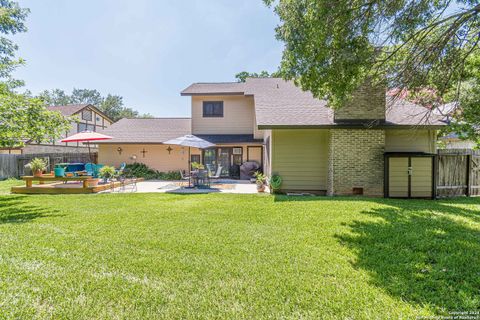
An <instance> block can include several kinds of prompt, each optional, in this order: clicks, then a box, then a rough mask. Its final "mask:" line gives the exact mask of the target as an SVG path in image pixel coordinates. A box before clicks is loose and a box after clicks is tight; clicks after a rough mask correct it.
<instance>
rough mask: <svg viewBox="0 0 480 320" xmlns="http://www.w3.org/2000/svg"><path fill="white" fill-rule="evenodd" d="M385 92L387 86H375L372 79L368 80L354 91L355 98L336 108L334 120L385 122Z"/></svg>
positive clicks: (338, 121)
mask: <svg viewBox="0 0 480 320" xmlns="http://www.w3.org/2000/svg"><path fill="white" fill-rule="evenodd" d="M385 92H386V88H385V86H383V85H377V86H373V85H372V84H371V83H370V81H367V82H366V83H365V84H363V85H361V86H360V87H359V88H358V89H357V90H356V91H355V92H354V93H353V98H352V99H351V100H350V101H349V102H348V103H347V104H346V105H345V106H343V107H341V108H338V109H336V110H334V121H335V122H336V123H353V122H362V120H369V121H372V120H378V121H379V122H384V121H385V105H386V102H385Z"/></svg>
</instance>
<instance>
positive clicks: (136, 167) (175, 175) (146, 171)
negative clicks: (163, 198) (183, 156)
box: [124, 162, 182, 180]
mask: <svg viewBox="0 0 480 320" xmlns="http://www.w3.org/2000/svg"><path fill="white" fill-rule="evenodd" d="M124 173H125V175H126V176H127V177H130V176H131V177H137V178H144V179H146V180H153V179H157V180H180V179H181V178H182V176H181V174H180V172H178V171H168V172H160V171H157V170H153V169H151V168H149V167H148V166H147V165H145V164H143V163H138V162H136V163H132V164H127V166H126V167H125V170H124Z"/></svg>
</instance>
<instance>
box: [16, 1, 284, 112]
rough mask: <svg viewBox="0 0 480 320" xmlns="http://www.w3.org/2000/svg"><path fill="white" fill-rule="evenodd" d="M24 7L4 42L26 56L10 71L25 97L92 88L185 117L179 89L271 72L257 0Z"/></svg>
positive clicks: (277, 47) (271, 37)
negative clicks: (19, 24)
mask: <svg viewBox="0 0 480 320" xmlns="http://www.w3.org/2000/svg"><path fill="white" fill-rule="evenodd" d="M18 1H19V3H20V5H21V6H22V7H27V8H30V9H31V13H30V15H29V17H28V19H27V25H28V28H29V30H28V32H27V33H24V34H20V35H16V36H15V37H14V38H13V39H14V41H15V42H16V43H17V44H18V45H19V46H20V49H19V52H18V56H20V57H22V58H24V59H26V61H27V64H26V66H24V67H21V68H20V69H19V70H18V71H17V72H16V73H15V76H16V77H17V78H19V79H23V80H25V82H26V88H27V89H29V90H31V91H32V92H33V93H38V92H40V91H42V90H45V89H53V88H60V89H64V90H66V91H67V92H70V91H71V90H72V89H73V88H74V87H75V88H81V89H83V88H88V89H97V90H99V91H100V92H102V93H103V94H107V93H112V94H118V95H121V96H123V98H124V101H125V105H126V106H129V107H132V108H134V109H137V110H139V111H140V112H142V113H146V112H148V113H151V114H153V115H154V116H159V117H162V116H189V115H190V109H189V107H190V100H189V98H188V97H181V96H180V91H181V90H182V89H184V88H185V87H187V86H188V85H189V84H191V83H192V82H202V81H234V80H235V79H234V75H235V74H236V73H237V72H239V71H243V70H247V71H261V70H268V71H275V70H276V69H277V67H278V65H279V63H280V58H281V53H282V44H281V43H280V42H278V41H277V40H275V34H274V28H275V26H276V25H277V23H278V20H277V18H276V17H275V15H274V13H273V12H272V10H271V9H269V8H267V7H265V6H264V4H263V2H262V1H261V0H242V1H232V0H181V1H178V0H177V1H167V0H161V1H159V0H135V1H132V0H82V1H73V0H42V1H38V0H18Z"/></svg>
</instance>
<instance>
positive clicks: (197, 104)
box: [192, 96, 254, 134]
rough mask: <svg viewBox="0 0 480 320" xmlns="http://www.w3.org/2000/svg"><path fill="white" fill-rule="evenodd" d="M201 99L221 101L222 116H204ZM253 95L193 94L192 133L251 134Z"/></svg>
mask: <svg viewBox="0 0 480 320" xmlns="http://www.w3.org/2000/svg"><path fill="white" fill-rule="evenodd" d="M203 101H223V117H222V118H204V117H203ZM253 124H254V102H253V97H245V96H193V97H192V133H193V134H253Z"/></svg>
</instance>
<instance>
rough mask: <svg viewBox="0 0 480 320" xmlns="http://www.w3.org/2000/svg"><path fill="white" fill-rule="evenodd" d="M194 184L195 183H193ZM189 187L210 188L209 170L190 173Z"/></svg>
mask: <svg viewBox="0 0 480 320" xmlns="http://www.w3.org/2000/svg"><path fill="white" fill-rule="evenodd" d="M192 182H193V183H192ZM189 187H190V188H195V187H199V188H202V187H210V178H209V176H208V171H207V170H193V171H190V180H189Z"/></svg>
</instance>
